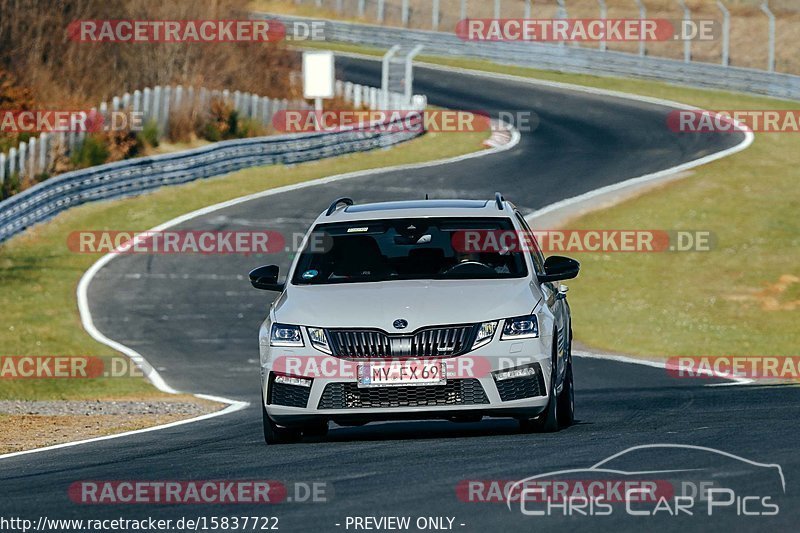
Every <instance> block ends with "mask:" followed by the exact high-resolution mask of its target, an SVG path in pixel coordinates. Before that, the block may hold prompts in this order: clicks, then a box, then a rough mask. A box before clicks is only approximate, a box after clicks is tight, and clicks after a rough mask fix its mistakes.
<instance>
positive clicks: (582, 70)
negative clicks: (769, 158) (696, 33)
mask: <svg viewBox="0 0 800 533" xmlns="http://www.w3.org/2000/svg"><path fill="white" fill-rule="evenodd" d="M252 16H253V17H263V18H270V19H278V20H280V21H282V22H283V23H284V24H286V27H287V30H291V29H292V28H293V27H294V25H293V22H295V21H297V22H306V23H307V22H309V21H311V20H319V19H310V18H306V17H291V16H285V15H274V14H264V13H258V14H252ZM324 34H325V39H326V40H327V41H332V42H340V43H353V44H360V45H367V46H374V47H381V48H390V47H392V46H393V45H396V44H399V43H402V44H403V45H407V46H411V45H423V46H425V49H426V50H428V51H435V54H436V55H444V56H458V57H471V58H475V59H486V60H489V61H493V62H495V63H500V64H506V65H515V66H522V67H530V68H536V69H542V70H552V71H556V72H568V73H574V74H591V75H600V76H620V77H636V78H642V79H649V80H656V81H661V82H667V83H675V84H680V85H688V86H693V87H702V88H708V89H722V90H728V91H737V92H745V93H753V94H760V95H767V96H774V97H778V98H787V99H794V100H800V76H795V75H791V74H782V73H772V72H767V71H763V70H756V69H749V68H741V67H726V66H722V65H715V64H711V63H698V62H685V61H680V60H676V59H667V58H660V57H651V56H639V55H638V54H631V53H626V52H616V51H609V50H606V51H602V50H597V49H590V48H579V47H572V46H559V45H555V44H545V43H529V42H470V41H464V40H461V39H459V38H458V37H457V36H456V35H455V34H452V33H444V32H436V31H428V30H414V29H405V28H395V27H389V26H378V25H372V24H356V23H349V22H341V21H335V20H325V28H324Z"/></svg>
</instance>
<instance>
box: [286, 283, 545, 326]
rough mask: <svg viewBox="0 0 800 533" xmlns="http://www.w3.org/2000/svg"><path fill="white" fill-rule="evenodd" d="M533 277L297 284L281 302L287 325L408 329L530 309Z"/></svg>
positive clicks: (498, 316) (523, 311) (486, 318)
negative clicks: (399, 325)
mask: <svg viewBox="0 0 800 533" xmlns="http://www.w3.org/2000/svg"><path fill="white" fill-rule="evenodd" d="M533 294H536V293H535V292H531V282H530V281H529V280H528V279H524V278H523V279H518V280H517V279H514V280H509V279H502V280H409V281H384V282H378V283H348V284H336V285H291V286H290V287H289V288H288V290H287V291H286V292H284V294H283V295H282V296H281V298H280V299H279V300H278V301H277V302H276V303H275V309H274V310H275V319H276V320H277V321H278V322H282V323H285V324H299V325H306V326H317V327H326V328H378V329H382V330H384V331H387V332H399V331H398V330H397V329H395V328H394V327H393V325H392V323H393V322H394V321H395V320H397V319H399V318H402V319H405V320H406V321H408V327H407V328H405V329H404V331H406V332H412V331H414V330H416V329H418V328H421V327H424V326H432V325H445V324H465V323H475V322H484V321H487V320H493V319H499V318H506V317H511V316H517V315H522V314H525V313H530V312H531V311H532V310H533V308H534V307H535V306H536V304H537V298H536V297H534V296H533Z"/></svg>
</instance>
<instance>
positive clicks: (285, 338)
mask: <svg viewBox="0 0 800 533" xmlns="http://www.w3.org/2000/svg"><path fill="white" fill-rule="evenodd" d="M269 345H270V346H305V344H303V335H302V334H301V333H300V326H288V325H286V324H272V330H271V331H270V334H269Z"/></svg>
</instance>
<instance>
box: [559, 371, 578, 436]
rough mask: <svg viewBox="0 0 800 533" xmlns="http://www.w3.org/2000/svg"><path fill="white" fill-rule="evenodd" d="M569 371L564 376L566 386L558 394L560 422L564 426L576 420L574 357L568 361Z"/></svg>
mask: <svg viewBox="0 0 800 533" xmlns="http://www.w3.org/2000/svg"><path fill="white" fill-rule="evenodd" d="M567 364H568V365H569V366H567V373H566V375H565V376H564V387H563V388H562V389H561V394H559V395H558V405H557V410H558V423H559V424H560V425H561V427H562V428H566V427H569V426H571V425H572V424H573V423H574V422H575V388H574V386H573V383H572V357H570V358H569V363H567Z"/></svg>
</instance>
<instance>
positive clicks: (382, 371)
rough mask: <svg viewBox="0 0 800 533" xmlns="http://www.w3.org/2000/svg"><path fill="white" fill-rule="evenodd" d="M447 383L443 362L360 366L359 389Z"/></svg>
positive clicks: (378, 362) (400, 362)
mask: <svg viewBox="0 0 800 533" xmlns="http://www.w3.org/2000/svg"><path fill="white" fill-rule="evenodd" d="M446 383H447V372H446V367H445V364H444V363H443V362H441V361H435V362H420V361H375V362H372V363H366V364H363V365H358V386H359V387H399V386H403V385H406V386H407V385H444V384H446Z"/></svg>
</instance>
